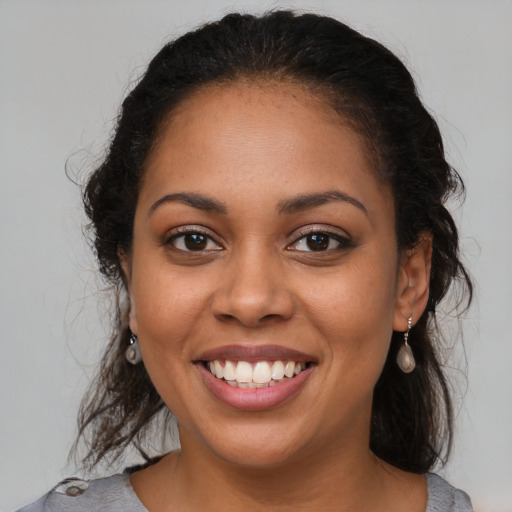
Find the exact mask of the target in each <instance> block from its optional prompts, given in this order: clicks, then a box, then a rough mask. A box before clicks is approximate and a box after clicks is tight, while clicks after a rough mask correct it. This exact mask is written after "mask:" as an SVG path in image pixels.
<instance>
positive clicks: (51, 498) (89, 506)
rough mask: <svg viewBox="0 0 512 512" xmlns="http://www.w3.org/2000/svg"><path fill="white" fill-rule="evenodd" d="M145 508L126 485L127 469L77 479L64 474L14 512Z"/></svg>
mask: <svg viewBox="0 0 512 512" xmlns="http://www.w3.org/2000/svg"><path fill="white" fill-rule="evenodd" d="M92 510H94V511H95V512H125V511H126V510H130V512H147V510H146V508H145V507H144V505H142V503H141V502H140V501H139V499H138V498H137V495H136V494H135V492H134V491H133V489H132V487H131V485H130V477H129V474H128V473H123V474H119V475H114V476H110V477H107V478H99V479H97V480H80V479H78V478H67V479H66V480H63V481H62V482H60V483H59V484H57V485H56V486H55V487H54V488H53V489H52V490H51V491H50V492H49V493H48V494H45V495H44V496H42V497H41V498H40V499H39V500H37V501H36V502H34V503H32V504H31V505H27V506H26V507H23V508H21V509H20V510H18V511H17V512H71V511H72V512H85V511H87V512H91V511H92Z"/></svg>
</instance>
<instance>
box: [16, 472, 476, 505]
mask: <svg viewBox="0 0 512 512" xmlns="http://www.w3.org/2000/svg"><path fill="white" fill-rule="evenodd" d="M425 476H426V478H427V485H428V501H427V509H426V510H425V512H473V507H472V506H471V500H470V499H469V497H468V495H467V494H466V493H465V492H464V491H460V490H459V489H455V488H454V487H452V486H451V485H450V484H449V483H448V482H446V480H443V479H442V478H441V477H440V476H438V475H434V474H433V473H428V474H427V475H425ZM92 511H94V512H148V510H147V509H146V508H145V507H144V505H143V504H142V503H141V502H140V500H139V498H138V497H137V495H136V494H135V492H134V490H133V488H132V486H131V485H130V475H129V473H127V472H125V473H123V474H120V475H114V476H110V477H107V478H99V479H97V480H88V481H87V480H79V479H77V478H68V479H66V480H64V481H62V482H60V483H59V484H58V485H57V486H56V487H54V488H53V489H52V490H51V491H50V492H49V493H48V494H46V495H44V496H43V497H42V498H40V499H39V500H37V501H36V502H35V503H33V504H32V505H28V506H27V507H23V508H22V509H20V510H18V512H92Z"/></svg>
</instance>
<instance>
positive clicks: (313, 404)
mask: <svg viewBox="0 0 512 512" xmlns="http://www.w3.org/2000/svg"><path fill="white" fill-rule="evenodd" d="M461 187H462V184H461V182H460V179H459V177H458V175H457V173H456V172H455V171H453V170H452V169H451V168H450V166H449V165H448V163H447V162H446V160H445V158H444V153H443V145H442V140H441V137H440V134H439V130H438V127H437V125H436V123H435V121H434V120H433V119H432V118H431V116H430V115H429V114H428V113H427V111H426V110H425V108H424V107H423V106H422V104H421V102H420V100H419V99H418V96H417V94H416V90H415V86H414V83H413V81H412V78H411V76H410V74H409V73H408V71H407V70H406V69H405V67H404V66H403V64H402V63H401V62H400V61H399V60H398V59H397V58H396V57H395V56H394V55H392V54H391V53H390V52H389V51H388V50H386V49H385V48H384V47H382V46H381V45H380V44H378V43H376V42H375V41H373V40H371V39H367V38H365V37H363V36H362V35H360V34H358V33H357V32H355V31H353V30H351V29H350V28H348V27H347V26H345V25H343V24H341V23H339V22H337V21H335V20H333V19H330V18H326V17H320V16H315V15H312V14H307V15H300V16H297V15H294V14H293V13H289V12H274V13H272V14H269V15H265V16H263V17H260V18H258V17H252V16H242V15H229V16H227V17H225V18H223V19H222V20H221V21H219V22H217V23H212V24H209V25H206V26H204V27H203V28H201V29H199V30H197V31H195V32H192V33H189V34H186V35H185V36H183V37H181V38H179V39H178V40H177V41H175V42H172V43H170V44H168V45H166V46H165V47H164V48H163V49H162V50H161V51H160V52H159V54H158V55H157V56H156V57H155V58H154V59H153V61H152V62H151V63H150V65H149V67H148V70H147V72H146V74H145V75H144V77H143V78H142V80H141V81H140V83H139V84H138V85H137V86H136V87H135V89H134V90H133V91H132V92H131V93H130V94H129V95H128V97H127V98H126V100H125V101H124V103H123V108H122V113H121V115H120V118H119V122H118V126H117V130H116V133H115V136H114V138H113V140H112V143H111V146H110V150H109V153H108V155H107V157H106V159H105V161H104V162H103V164H102V165H101V166H100V167H99V168H98V169H97V170H96V171H95V172H94V173H93V175H92V176H91V178H90V180H89V182H88V184H87V186H86V189H85V194H84V200H85V207H86V212H87V214H88V216H89V217H90V219H91V226H92V228H93V231H94V235H95V250H96V253H97V257H98V262H99V266H100V270H101V271H102V273H103V274H104V276H105V277H106V278H107V279H109V280H110V282H112V283H113V284H114V286H115V287H116V290H117V292H118V294H117V301H118V302H117V303H118V318H117V324H116V325H115V328H114V333H113V336H112V341H111V343H110V345H109V347H108V349H107V351H106V354H105V356H104V359H103V362H102V367H101V369H100V373H99V379H98V380H97V381H96V382H95V383H94V387H93V388H92V389H91V392H90V393H89V395H88V397H87V398H86V400H85V401H84V404H83V406H82V409H81V414H80V418H79V425H80V435H86V436H88V439H89V445H88V446H89V452H88V453H87V455H86V457H85V460H84V462H85V463H86V464H89V465H91V466H94V465H96V464H97V463H98V462H99V461H101V460H103V459H105V458H107V459H108V458H112V457H113V458H116V457H118V456H119V455H120V454H122V453H123V451H124V450H125V449H126V448H127V447H128V446H129V445H130V444H132V443H133V444H134V445H135V446H136V447H137V448H138V449H139V451H140V453H141V454H142V455H143V456H144V457H145V458H146V460H147V464H146V465H145V466H143V467H138V468H131V469H129V470H127V471H126V472H124V473H123V474H121V475H116V476H113V477H110V478H106V479H100V480H94V481H89V482H87V481H83V480H73V479H71V480H67V481H65V482H63V483H61V484H59V485H58V486H57V487H56V488H55V489H54V490H53V491H51V492H50V493H49V494H48V495H46V496H44V497H43V498H41V499H40V500H39V501H38V502H36V503H35V504H33V505H32V506H30V507H27V508H26V509H23V510H27V511H30V510H74V511H76V510H100V509H101V510H135V511H143V510H150V511H151V512H160V511H161V512H164V511H174V510H179V511H188V510H240V509H244V510H262V509H263V508H264V509H265V510H269V511H272V510H308V511H312V510H313V511H314V510H336V511H345V510H346V511H354V510H369V511H381V510H390V511H391V510H392V511H402V510H403V511H418V512H420V511H421V512H423V511H425V510H426V511H428V512H433V511H448V510H456V511H468V510H471V503H470V500H469V498H468V497H467V495H466V494H465V493H463V492H462V491H459V490H456V489H454V488H453V487H451V486H450V485H449V484H448V483H446V482H445V481H444V480H442V479H441V478H440V477H438V476H436V475H433V474H431V473H429V472H430V470H431V469H432V467H433V466H434V464H435V463H436V462H438V461H440V460H441V461H443V460H444V459H445V458H446V457H447V456H448V453H449V448H450V441H451V434H452V423H451V422H452V419H451V414H452V411H451V402H450V397H449V394H448V389H447V382H446V379H445V376H444V374H443V369H442V366H441V364H440V362H439V355H438V353H437V348H436V344H435V336H436V313H435V311H436V306H437V305H438V304H439V302H440V301H441V300H442V298H443V297H444V296H445V295H446V293H447V291H448V289H449V288H450V287H451V286H453V285H454V284H456V282H460V284H461V285H462V286H463V287H464V286H465V289H466V290H467V292H468V296H469V297H470V295H471V283H470V280H469V278H468V276H467V274H466V271H465V269H464V267H463V266H462V264H461V262H460V260H459V258H458V237H457V230H456V227H455V225H454V222H453V219H452V217H451V216H450V214H449V212H448V211H447V210H446V208H445V207H444V202H445V201H446V200H447V199H448V198H449V197H450V196H451V195H452V194H454V193H457V191H458V190H459V189H460V188H461ZM169 411H172V414H173V415H174V416H175V417H176V420H177V424H178V431H179V436H180V444H181V448H180V450H179V451H174V452H171V453H168V454H166V455H163V456H160V457H155V458H151V457H150V456H149V455H146V453H147V450H148V448H147V447H148V445H149V444H150V438H151V437H152V436H153V435H154V430H155V428H158V429H160V430H161V431H162V429H163V430H164V431H165V428H166V427H165V426H164V427H162V426H161V424H159V423H158V419H159V418H160V419H164V420H165V421H166V422H167V420H168V419H169V414H168V413H169Z"/></svg>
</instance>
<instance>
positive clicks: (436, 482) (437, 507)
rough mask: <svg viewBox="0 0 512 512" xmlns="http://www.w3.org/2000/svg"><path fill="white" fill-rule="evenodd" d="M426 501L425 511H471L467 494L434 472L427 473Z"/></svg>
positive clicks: (471, 507)
mask: <svg viewBox="0 0 512 512" xmlns="http://www.w3.org/2000/svg"><path fill="white" fill-rule="evenodd" d="M425 477H426V478H427V486H428V502H427V510H426V511H425V512H473V506H472V505H471V500H470V498H469V496H468V495H467V494H466V493H465V492H464V491H461V490H460V489H456V488H455V487H452V486H451V485H450V484H449V483H448V482H447V481H446V480H444V479H443V478H441V477H440V476H439V475H435V474H434V473H427V474H426V475H425Z"/></svg>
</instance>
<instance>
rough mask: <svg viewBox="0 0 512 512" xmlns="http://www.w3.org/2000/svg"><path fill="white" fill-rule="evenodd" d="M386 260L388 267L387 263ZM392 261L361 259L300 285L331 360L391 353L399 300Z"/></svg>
mask: <svg viewBox="0 0 512 512" xmlns="http://www.w3.org/2000/svg"><path fill="white" fill-rule="evenodd" d="M386 260H387V261H388V263H387V264H386V263H385V262H386ZM395 272H396V269H395V264H394V259H393V258H386V255H382V254H381V257H380V259H375V258H369V259H368V261H363V260H358V261H357V262H354V263H353V264H352V263H350V264H347V265H346V266H343V267H340V268H336V269H333V271H332V272H329V273H328V274H325V275H324V276H322V278H321V279H318V278H317V279H314V280H308V281H307V282H308V285H307V286H305V285H304V284H301V285H300V286H301V287H302V289H303V292H302V296H303V298H304V304H305V309H306V311H307V315H308V316H309V321H310V322H311V323H313V324H314V325H315V328H316V329H317V330H318V331H320V332H322V335H323V336H324V337H325V338H326V339H328V340H329V341H330V347H331V351H332V353H333V357H335V356H337V357H339V353H340V352H343V357H344V358H345V359H346V358H350V357H352V355H353V356H354V357H355V358H357V357H360V356H361V354H364V353H365V352H369V351H373V350H377V352H378V353H379V354H380V355H383V357H384V358H385V354H386V352H387V346H388V342H389V340H390V337H391V334H392V323H393V313H394V307H395V301H396V294H395Z"/></svg>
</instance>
